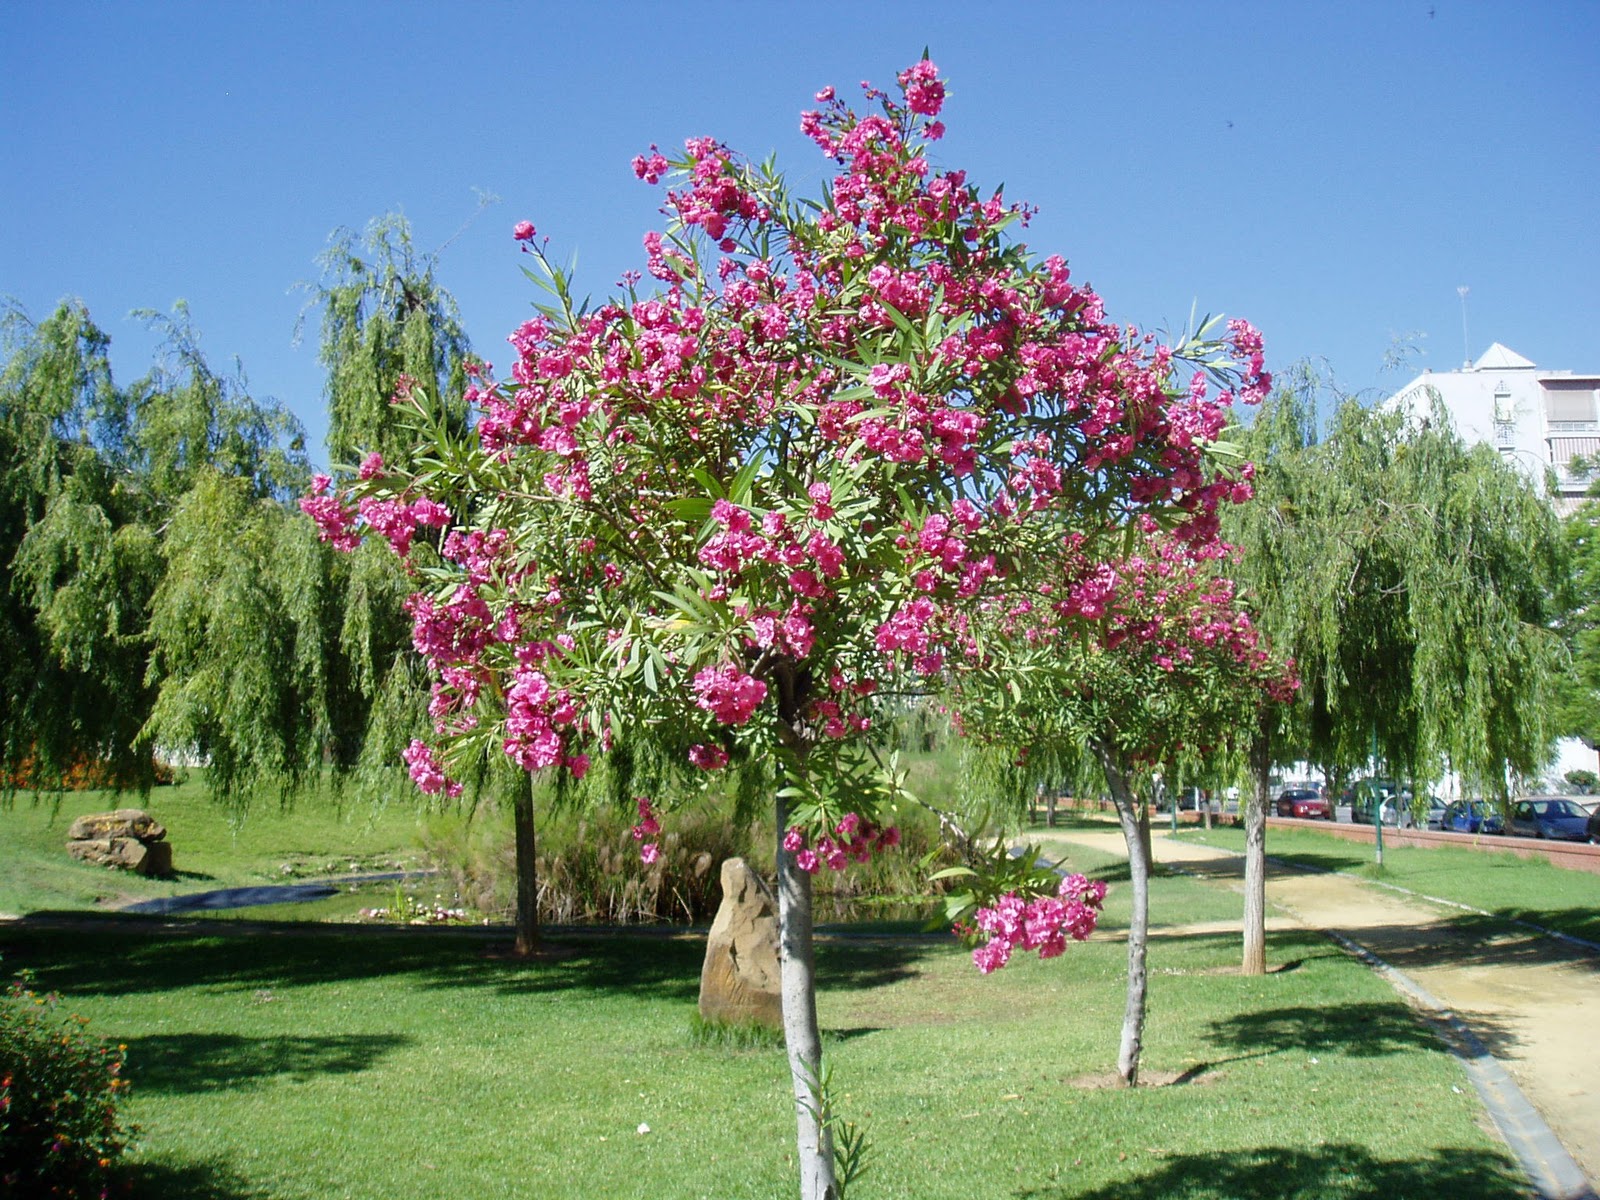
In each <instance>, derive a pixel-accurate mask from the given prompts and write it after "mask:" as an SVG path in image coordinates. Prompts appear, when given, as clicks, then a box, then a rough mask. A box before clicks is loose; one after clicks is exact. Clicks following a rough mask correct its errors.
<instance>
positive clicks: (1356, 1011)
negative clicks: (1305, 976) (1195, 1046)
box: [1211, 1001, 1438, 1058]
mask: <svg viewBox="0 0 1600 1200" xmlns="http://www.w3.org/2000/svg"><path fill="white" fill-rule="evenodd" d="M1211 1038H1212V1040H1213V1041H1214V1042H1215V1043H1216V1044H1217V1045H1218V1046H1220V1047H1223V1048H1225V1049H1230V1050H1252V1051H1256V1052H1265V1053H1281V1052H1284V1051H1290V1050H1294V1051H1304V1052H1310V1053H1313V1054H1316V1053H1321V1054H1344V1055H1347V1056H1349V1057H1352V1058H1381V1057H1383V1056H1386V1055H1390V1054H1403V1053H1405V1052H1407V1051H1411V1050H1419V1049H1420V1050H1430V1051H1431V1050H1437V1049H1438V1040H1437V1036H1436V1034H1435V1033H1434V1031H1433V1029H1432V1028H1431V1027H1430V1026H1429V1025H1428V1024H1427V1023H1425V1022H1424V1021H1423V1020H1422V1019H1421V1018H1420V1017H1419V1016H1418V1015H1417V1014H1416V1013H1414V1012H1412V1010H1411V1009H1409V1008H1407V1007H1406V1006H1405V1005H1404V1004H1401V1003H1399V1002H1398V1001H1390V1002H1387V1003H1384V1002H1369V1003H1364V1004H1341V1005H1333V1006H1329V1007H1326V1008H1323V1007H1310V1006H1298V1007H1292V1008H1268V1009H1263V1010H1261V1011H1259V1012H1245V1013H1237V1014H1235V1015H1234V1016H1231V1017H1227V1018H1224V1019H1223V1020H1220V1021H1213V1022H1212V1023H1211Z"/></svg>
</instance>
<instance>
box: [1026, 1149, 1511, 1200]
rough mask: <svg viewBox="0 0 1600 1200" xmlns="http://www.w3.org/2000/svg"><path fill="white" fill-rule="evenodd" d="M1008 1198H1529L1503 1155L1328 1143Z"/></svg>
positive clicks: (1212, 1157) (1187, 1160)
mask: <svg viewBox="0 0 1600 1200" xmlns="http://www.w3.org/2000/svg"><path fill="white" fill-rule="evenodd" d="M1129 1165H1130V1166H1131V1165H1132V1164H1129ZM1010 1194H1011V1195H1012V1196H1014V1197H1018V1198H1019V1200H1069V1198H1070V1200H1148V1197H1151V1196H1160V1197H1162V1198H1163V1200H1331V1198H1337V1200H1437V1198H1440V1197H1449V1198H1450V1200H1523V1198H1524V1197H1526V1196H1527V1194H1528V1192H1527V1185H1526V1183H1524V1182H1523V1180H1522V1178H1521V1176H1520V1175H1519V1174H1518V1172H1517V1170H1516V1168H1515V1166H1514V1165H1513V1163H1512V1162H1511V1160H1510V1159H1509V1158H1507V1157H1506V1156H1505V1155H1504V1154H1501V1153H1494V1152H1490V1151H1486V1150H1467V1149H1441V1150H1434V1151H1432V1152H1430V1153H1429V1154H1428V1155H1427V1157H1425V1158H1417V1159H1405V1160H1395V1159H1383V1158H1378V1157H1376V1156H1375V1155H1373V1154H1372V1153H1371V1152H1370V1151H1369V1150H1367V1149H1366V1147H1364V1146H1351V1145H1331V1146H1321V1147H1317V1148H1315V1149H1311V1150H1299V1149H1291V1148H1289V1147H1286V1146H1266V1147H1262V1148H1260V1149H1257V1150H1239V1151H1215V1152H1208V1153H1200V1154H1179V1155H1173V1156H1172V1157H1170V1158H1166V1159H1163V1160H1161V1161H1160V1163H1159V1164H1158V1165H1155V1166H1153V1167H1152V1168H1151V1169H1150V1170H1148V1171H1146V1172H1145V1173H1143V1174H1141V1175H1137V1176H1133V1177H1131V1178H1128V1179H1122V1180H1118V1181H1116V1182H1114V1183H1109V1184H1106V1185H1105V1186H1103V1187H1099V1188H1095V1189H1093V1190H1091V1191H1084V1190H1082V1189H1081V1187H1080V1186H1078V1185H1076V1184H1073V1183H1070V1182H1067V1183H1058V1182H1054V1181H1049V1182H1044V1183H1041V1184H1037V1185H1033V1186H1024V1187H1019V1188H1016V1189H1014V1190H1013V1191H1012V1192H1011V1193H1010Z"/></svg>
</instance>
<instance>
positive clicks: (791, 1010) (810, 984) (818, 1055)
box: [777, 797, 839, 1200]
mask: <svg viewBox="0 0 1600 1200" xmlns="http://www.w3.org/2000/svg"><path fill="white" fill-rule="evenodd" d="M777 817H778V986H779V993H780V998H781V1000H782V1004H783V1041H784V1046H785V1048H786V1049H787V1050H788V1053H789V1075H790V1078H791V1080H792V1081H793V1084H794V1106H795V1121H796V1124H797V1127H798V1141H797V1150H798V1154H799V1159H800V1200H836V1197H837V1196H838V1194H839V1193H838V1189H837V1186H836V1184H835V1180H834V1169H833V1168H834V1161H833V1133H832V1131H831V1130H830V1129H828V1128H827V1126H825V1125H824V1124H823V1122H822V1116H823V1111H822V1097H821V1095H820V1094H819V1085H820V1083H821V1079H822V1037H821V1035H820V1033H819V1032H818V1031H817V978H816V955H815V953H814V949H813V945H812V936H811V876H810V875H808V874H806V872H804V871H802V870H801V869H800V867H799V865H798V864H797V863H796V862H795V856H794V855H793V854H791V853H790V852H789V851H787V850H785V849H784V848H783V835H784V831H785V830H786V829H788V827H789V819H788V818H789V808H788V804H787V803H786V802H785V801H784V800H783V799H782V798H781V797H780V798H779V799H778V802H777Z"/></svg>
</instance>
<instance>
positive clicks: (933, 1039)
mask: <svg viewBox="0 0 1600 1200" xmlns="http://www.w3.org/2000/svg"><path fill="white" fill-rule="evenodd" d="M1198 887H1202V885H1199V884H1197V883H1195V882H1194V881H1192V880H1185V879H1181V878H1163V879H1158V880H1157V881H1156V883H1155V896H1154V905H1155V906H1156V908H1157V911H1158V912H1159V911H1162V910H1165V909H1172V908H1175V907H1179V906H1180V905H1181V902H1183V900H1184V898H1185V896H1187V895H1188V894H1189V889H1191V888H1198ZM1122 890H1125V889H1122ZM1117 894H1118V893H1117V890H1114V891H1113V893H1112V896H1113V905H1116V904H1117V903H1119V902H1118V900H1117ZM1236 899H1237V898H1236V897H1230V900H1233V901H1234V902H1236ZM1111 915H1112V917H1113V918H1115V915H1116V911H1115V908H1113V912H1112V914H1111ZM114 926H115V927H114V928H108V929H106V930H104V931H98V930H96V931H90V932H78V931H74V932H72V933H71V934H66V933H62V932H57V931H48V930H43V929H34V930H29V929H27V928H26V926H25V925H23V926H20V927H17V926H13V927H12V928H10V929H7V930H5V931H3V932H0V953H3V954H4V956H5V964H6V969H7V970H9V969H11V968H14V967H19V966H28V967H31V968H33V969H34V970H35V971H36V972H37V976H38V981H39V984H40V985H41V986H44V987H49V988H55V989H59V990H61V991H62V992H64V993H65V994H66V995H67V996H68V997H69V1002H70V1006H71V1007H72V1008H73V1009H74V1010H75V1011H78V1012H81V1013H83V1014H84V1015H86V1016H88V1017H89V1018H90V1019H91V1022H92V1023H91V1025H90V1030H91V1031H92V1032H94V1033H97V1034H99V1035H101V1036H104V1037H108V1038H111V1039H115V1040H117V1041H120V1042H124V1043H126V1044H127V1046H128V1075H129V1078H130V1079H131V1080H132V1083H133V1091H132V1095H131V1098H130V1100H129V1102H128V1113H129V1115H130V1116H131V1117H132V1119H133V1120H135V1121H136V1122H138V1124H139V1125H140V1126H141V1127H142V1130H143V1132H142V1134H141V1137H140V1140H139V1144H138V1148H137V1151H136V1153H135V1155H134V1163H135V1165H136V1177H137V1181H138V1192H137V1194H138V1195H141V1196H145V1197H151V1198H154V1197H162V1198H168V1197H170V1198H173V1200H182V1198H185V1197H213V1198H221V1200H234V1198H242V1197H260V1198H268V1197H270V1198H272V1200H301V1198H304V1200H313V1198H315V1200H321V1198H323V1197H331V1196H338V1197H351V1198H366V1197H371V1198H373V1200H380V1198H381V1200H390V1198H391V1197H394V1196H407V1197H421V1198H428V1197H438V1198H440V1200H475V1198H478V1197H483V1198H489V1197H495V1198H499V1197H529V1198H534V1197H539V1198H548V1197H613V1196H615V1197H700V1196H707V1197H784V1196H789V1195H792V1194H793V1192H794V1182H793V1178H794V1176H793V1165H792V1162H791V1158H792V1153H793V1146H792V1143H793V1136H794V1123H793V1118H792V1115H791V1109H790V1103H791V1101H790V1099H789V1092H788V1081H787V1078H786V1073H785V1068H784V1063H783V1059H782V1052H781V1051H779V1050H773V1049H747V1050H729V1049H727V1048H726V1047H720V1046H705V1045H702V1044H698V1043H697V1041H696V1039H694V1038H693V1037H692V1036H691V1032H690V1024H691V1016H692V1014H693V1012H694V1003H695V995H696V988H697V986H698V974H699V966H700V958H701V954H702V943H701V942H700V941H699V940H698V939H694V938H679V939H669V938H661V937H653V938H651V937H636V936H614V937H593V938H587V939H581V940H573V941H572V942H570V943H569V948H570V950H571V954H570V956H569V957H565V958H557V959H553V960H552V961H548V962H539V963H534V964H523V963H518V962H514V961H511V960H508V959H506V958H503V957H498V956H496V955H495V953H494V951H495V950H496V949H498V948H499V947H497V945H496V943H494V942H493V941H489V940H486V939H485V938H484V937H483V936H482V934H477V935H474V934H470V933H467V932H457V931H447V930H425V931H416V932H411V931H403V932H394V933H386V934H376V935H374V934H371V933H368V934H365V935H362V934H357V933H353V932H352V933H348V934H346V933H337V932H331V931H324V932H322V933H321V934H320V935H315V936H314V935H311V934H308V933H297V932H295V931H294V930H293V929H292V928H287V929H280V930H278V931H277V932H275V933H274V935H272V936H267V937H262V936H249V937H247V936H222V935H214V936H205V937H156V936H150V935H149V934H148V933H147V932H141V931H139V929H138V928H137V927H136V924H135V923H133V922H128V921H117V922H114ZM1274 952H1275V957H1277V958H1278V959H1279V960H1280V961H1284V962H1285V967H1284V969H1282V970H1280V971H1279V972H1277V973H1275V974H1273V975H1271V976H1268V977H1265V978H1260V979H1246V978H1241V977H1239V976H1238V975H1236V974H1234V973H1233V972H1232V968H1233V966H1234V964H1235V961H1236V959H1237V956H1238V947H1237V939H1236V938H1234V937H1214V936H1189V937H1182V936H1178V937H1165V938H1164V937H1159V936H1158V937H1157V938H1156V939H1155V940H1154V942H1153V945H1152V949H1151V971H1152V983H1151V997H1150V1021H1149V1027H1148V1032H1147V1042H1146V1054H1145V1064H1146V1067H1147V1069H1149V1070H1166V1071H1172V1072H1187V1073H1188V1081H1187V1082H1185V1083H1182V1084H1180V1085H1176V1086H1168V1087H1162V1088H1146V1089H1141V1090H1138V1091H1135V1092H1125V1091H1121V1090H1106V1089H1099V1090H1096V1089H1086V1088H1082V1087H1078V1086H1074V1083H1073V1081H1075V1080H1078V1079H1080V1078H1081V1077H1083V1076H1086V1075H1092V1074H1097V1073H1103V1072H1105V1071H1107V1070H1108V1069H1109V1068H1110V1067H1111V1066H1112V1064H1113V1063H1114V1060H1115V1055H1116V1047H1117V1033H1118V1022H1119V1019H1120V1013H1121V1008H1122V998H1123V979H1124V974H1123V970H1124V947H1123V946H1122V945H1121V944H1120V943H1118V942H1116V941H1114V940H1098V941H1094V942H1091V943H1088V944H1086V945H1081V946H1074V947H1072V948H1071V949H1070V950H1069V951H1068V953H1067V954H1066V955H1065V956H1064V957H1063V958H1060V959H1056V960H1053V961H1050V962H1039V961H1038V960H1037V959H1034V958H1031V957H1028V958H1020V959H1018V960H1016V961H1015V962H1014V963H1013V965H1012V966H1011V967H1009V968H1007V969H1006V970H1005V971H1002V972H999V973H998V974H996V975H994V976H992V977H989V978H982V977H980V976H978V975H977V973H976V972H975V971H974V970H973V968H972V966H971V964H970V960H969V959H968V957H967V955H966V954H965V953H964V952H963V951H962V950H961V949H960V948H959V947H956V946H953V945H951V944H950V943H948V942H944V941H936V940H930V941H920V942H917V941H904V940H902V941H900V942H860V941H849V942H834V943H826V942H825V943H824V944H823V945H822V946H821V948H820V951H819V957H820V969H821V972H822V977H823V987H822V991H821V999H820V1005H821V1015H822V1024H823V1026H824V1029H825V1036H826V1042H827V1052H828V1054H829V1056H830V1058H831V1059H832V1061H833V1063H834V1069H835V1082H836V1086H837V1087H838V1088H839V1090H840V1091H841V1093H842V1095H843V1108H844V1112H845V1115H846V1116H847V1117H849V1118H850V1119H853V1120H857V1121H860V1122H862V1123H864V1124H865V1125H866V1126H867V1127H868V1129H869V1133H870V1137H871V1140H872V1142H873V1145H874V1153H875V1161H874V1167H873V1170H872V1172H871V1173H870V1174H869V1175H868V1176H867V1177H866V1179H864V1180H863V1181H862V1182H861V1184H860V1185H859V1186H858V1189H857V1190H856V1191H854V1192H852V1193H851V1194H852V1195H853V1196H856V1197H859V1198H860V1200H870V1198H873V1197H885V1198H887V1197H916V1198H918V1200H921V1198H933V1197H952V1198H955V1197H960V1198H962V1200H970V1198H972V1197H990V1196H1015V1197H1036V1198H1044V1197H1063V1198H1064V1197H1083V1198H1096V1200H1111V1198H1113V1197H1116V1198H1122V1197H1128V1198H1131V1197H1136V1196H1154V1195H1162V1196H1172V1197H1180V1198H1181V1197H1192V1198H1194V1200H1221V1198H1222V1197H1281V1196H1292V1197H1304V1198H1306V1200H1311V1198H1312V1197H1352V1198H1353V1197H1361V1198H1364V1200H1365V1198H1373V1200H1376V1198H1378V1197H1383V1198H1385V1200H1387V1198H1389V1197H1395V1198H1400V1197H1406V1196H1417V1197H1423V1196H1426V1197H1437V1196H1450V1197H1452V1198H1458V1197H1464V1198H1468V1200H1478V1198H1484V1200H1487V1198H1490V1197H1494V1198H1500V1197H1504V1198H1507V1200H1509V1198H1510V1197H1514V1196H1520V1195H1521V1194H1522V1190H1521V1188H1520V1186H1519V1184H1518V1182H1517V1180H1516V1178H1515V1175H1514V1172H1513V1168H1512V1166H1511V1163H1510V1160H1509V1159H1508V1158H1507V1156H1506V1155H1505V1153H1504V1151H1503V1150H1502V1149H1501V1148H1499V1147H1498V1146H1497V1145H1496V1144H1495V1143H1494V1142H1493V1141H1492V1139H1491V1138H1490V1137H1489V1136H1488V1135H1487V1134H1485V1133H1484V1132H1483V1130H1482V1128H1481V1127H1480V1122H1481V1120H1482V1118H1481V1114H1480V1112H1479V1109H1478V1105H1477V1101H1476V1098H1475V1096H1474V1094H1473V1092H1472V1089H1471V1088H1470V1086H1468V1084H1467V1083H1466V1081H1465V1078H1464V1076H1463V1074H1462V1072H1461V1070H1460V1068H1459V1067H1458V1065H1457V1064H1456V1063H1455V1061H1454V1060H1453V1059H1451V1058H1450V1057H1448V1055H1446V1054H1445V1053H1444V1051H1443V1050H1442V1049H1441V1048H1440V1047H1439V1046H1438V1044H1437V1043H1436V1042H1435V1041H1434V1039H1433V1037H1432V1035H1431V1034H1429V1033H1428V1032H1427V1031H1426V1029H1425V1028H1424V1027H1423V1026H1422V1025H1420V1024H1419V1023H1418V1022H1417V1020H1416V1018H1415V1017H1414V1016H1413V1015H1412V1014H1411V1012H1410V1011H1409V1010H1408V1009H1407V1008H1406V1007H1405V1006H1404V1005H1402V1004H1401V1003H1399V1002H1398V1001H1397V1000H1396V999H1395V997H1394V995H1393V993H1392V992H1390V991H1389V989H1388V988H1387V987H1386V986H1385V985H1384V984H1383V983H1382V982H1381V981H1379V980H1378V979H1376V978H1375V977H1373V976H1372V975H1371V974H1370V973H1369V972H1367V971H1366V969H1365V968H1363V967H1361V966H1359V965H1358V964H1356V963H1355V962H1353V961H1352V960H1350V959H1348V958H1347V957H1345V956H1344V955H1343V954H1342V953H1340V952H1339V951H1338V950H1336V949H1335V948H1334V947H1333V946H1332V945H1331V944H1330V943H1328V942H1327V941H1325V940H1323V939H1320V938H1318V937H1315V936H1313V935H1309V934H1306V935H1291V936H1280V937H1279V938H1277V939H1276V941H1275V946H1274ZM641 1123H644V1124H648V1126H649V1128H650V1131H649V1132H648V1133H639V1132H638V1127H639V1126H640V1124H641Z"/></svg>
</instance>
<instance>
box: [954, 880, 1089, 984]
mask: <svg viewBox="0 0 1600 1200" xmlns="http://www.w3.org/2000/svg"><path fill="white" fill-rule="evenodd" d="M1105 897H1106V885H1105V884H1104V883H1101V882H1099V881H1098V880H1096V881H1094V882H1092V883H1091V882H1090V881H1089V880H1088V879H1086V878H1084V877H1083V876H1082V875H1068V876H1066V878H1064V879H1062V881H1061V887H1060V888H1059V889H1058V891H1057V892H1056V894H1055V895H1054V896H1039V897H1036V898H1034V899H1032V900H1023V899H1022V897H1020V896H1018V895H1017V894H1016V893H1015V892H1008V893H1007V894H1006V895H1004V896H1002V897H1000V899H999V900H997V901H996V902H995V903H994V904H993V905H992V906H990V907H988V908H980V909H979V910H978V911H977V914H976V915H975V916H974V918H973V920H974V923H975V924H976V925H977V927H978V929H979V930H981V931H982V932H983V933H984V934H985V935H986V937H985V940H984V942H983V944H982V945H980V946H978V947H977V948H976V949H974V950H973V952H972V961H973V964H974V965H975V966H976V967H977V968H978V971H979V973H980V974H984V975H987V974H989V973H990V972H991V971H997V970H999V969H1000V968H1001V967H1003V966H1005V965H1006V963H1008V962H1010V961H1011V954H1012V951H1014V950H1019V949H1020V950H1037V951H1038V952H1039V957H1040V958H1054V957H1055V956H1056V955H1058V954H1061V953H1062V952H1063V951H1065V950H1066V948H1067V939H1068V938H1071V939H1072V940H1073V941H1075V942H1081V941H1084V940H1085V939H1086V938H1088V936H1089V935H1090V934H1091V933H1093V932H1094V927H1095V923H1096V922H1097V921H1098V920H1099V919H1100V907H1101V904H1102V902H1103V901H1104V900H1105Z"/></svg>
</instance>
